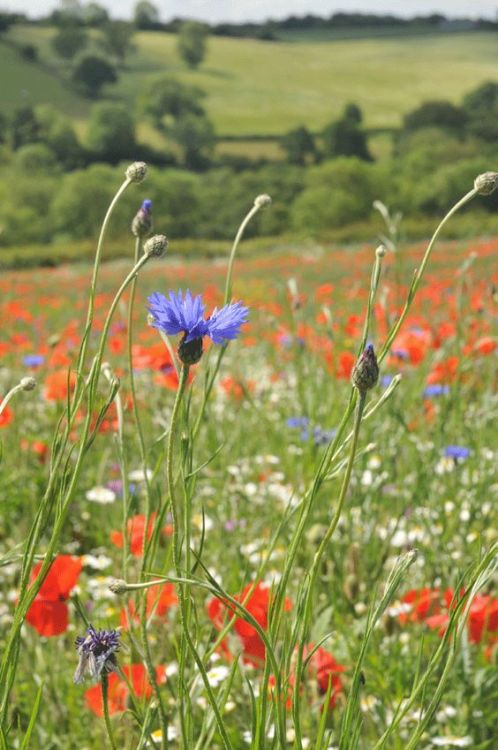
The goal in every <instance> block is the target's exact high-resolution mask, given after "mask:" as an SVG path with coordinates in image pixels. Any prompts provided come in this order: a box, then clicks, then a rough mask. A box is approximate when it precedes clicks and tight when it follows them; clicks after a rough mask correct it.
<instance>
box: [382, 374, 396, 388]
mask: <svg viewBox="0 0 498 750" xmlns="http://www.w3.org/2000/svg"><path fill="white" fill-rule="evenodd" d="M393 378H394V375H383V376H382V377H381V379H380V382H381V385H383V386H384V388H387V386H388V385H391V383H392V382H393Z"/></svg>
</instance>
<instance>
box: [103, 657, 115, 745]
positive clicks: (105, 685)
mask: <svg viewBox="0 0 498 750" xmlns="http://www.w3.org/2000/svg"><path fill="white" fill-rule="evenodd" d="M101 684H102V707H103V709H104V722H105V728H106V731H107V736H108V737H109V744H110V746H111V748H112V750H118V748H117V745H116V742H115V740H114V734H113V731H112V724H111V717H110V716H109V677H108V676H107V672H105V671H104V672H102V675H101Z"/></svg>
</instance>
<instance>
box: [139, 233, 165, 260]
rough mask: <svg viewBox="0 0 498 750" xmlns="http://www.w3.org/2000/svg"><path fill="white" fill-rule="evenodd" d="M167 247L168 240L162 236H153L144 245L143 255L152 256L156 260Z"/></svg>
mask: <svg viewBox="0 0 498 750" xmlns="http://www.w3.org/2000/svg"><path fill="white" fill-rule="evenodd" d="M167 247H168V240H167V238H166V237H165V236H164V234H155V235H154V237H151V238H150V240H147V242H146V243H145V245H144V253H145V255H153V256H154V257H156V258H160V257H161V256H162V255H164V253H165V252H166V249H167Z"/></svg>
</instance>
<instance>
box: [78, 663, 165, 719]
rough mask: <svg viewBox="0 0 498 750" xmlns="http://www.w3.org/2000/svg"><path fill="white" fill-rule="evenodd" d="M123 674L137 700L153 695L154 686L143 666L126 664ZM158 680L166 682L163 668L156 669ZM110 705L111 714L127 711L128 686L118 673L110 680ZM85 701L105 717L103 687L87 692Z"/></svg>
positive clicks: (113, 674) (112, 675) (110, 676)
mask: <svg viewBox="0 0 498 750" xmlns="http://www.w3.org/2000/svg"><path fill="white" fill-rule="evenodd" d="M123 673H124V674H125V675H126V677H127V678H128V680H129V681H130V683H131V687H132V690H133V693H134V695H135V696H136V697H137V698H145V700H148V699H149V698H150V697H151V695H152V686H151V684H150V682H149V680H148V677H147V670H146V669H145V667H144V665H143V664H132V665H131V667H130V666H129V665H128V664H125V666H124V667H123ZM156 679H157V682H158V683H161V682H164V681H165V679H166V677H165V669H164V667H163V666H160V667H156ZM108 680H109V682H108V704H109V713H110V714H116V713H119V712H122V711H126V707H127V705H126V704H127V698H128V695H129V689H128V684H127V682H126V681H125V680H123V679H122V678H121V677H120V676H119V675H118V674H117V673H116V672H112V673H111V674H110V675H109V678H108ZM85 701H86V705H87V706H88V708H89V709H90V710H91V711H93V712H94V713H95V714H97V716H103V715H104V709H103V704H102V686H101V685H100V684H99V685H94V686H93V687H91V688H89V689H88V690H87V691H86V692H85Z"/></svg>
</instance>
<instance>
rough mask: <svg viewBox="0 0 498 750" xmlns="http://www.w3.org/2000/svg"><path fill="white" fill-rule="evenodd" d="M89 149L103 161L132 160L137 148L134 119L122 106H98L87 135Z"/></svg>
mask: <svg viewBox="0 0 498 750" xmlns="http://www.w3.org/2000/svg"><path fill="white" fill-rule="evenodd" d="M87 144H88V148H89V149H90V150H91V151H93V152H94V153H95V154H96V155H97V156H99V157H101V158H102V159H103V160H105V161H108V162H111V163H116V162H118V161H119V160H120V159H132V158H133V156H134V152H135V148H136V140H135V126H134V122H133V119H132V117H131V115H130V113H129V111H128V109H127V107H125V106H124V105H122V104H107V103H103V104H96V105H95V106H94V107H93V108H92V113H91V116H90V122H89V125H88V134H87Z"/></svg>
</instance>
